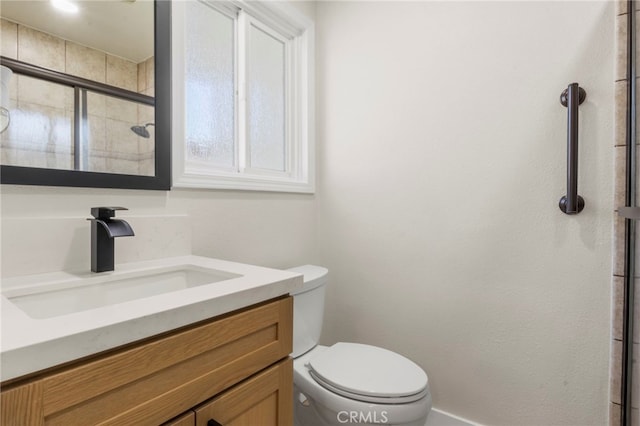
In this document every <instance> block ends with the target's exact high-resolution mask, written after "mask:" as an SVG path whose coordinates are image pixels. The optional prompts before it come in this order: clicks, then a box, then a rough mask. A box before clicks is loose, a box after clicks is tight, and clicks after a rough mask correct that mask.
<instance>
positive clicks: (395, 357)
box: [308, 343, 428, 403]
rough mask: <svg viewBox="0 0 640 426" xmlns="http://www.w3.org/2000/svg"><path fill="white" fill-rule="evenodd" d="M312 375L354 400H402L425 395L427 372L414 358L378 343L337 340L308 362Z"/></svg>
mask: <svg viewBox="0 0 640 426" xmlns="http://www.w3.org/2000/svg"><path fill="white" fill-rule="evenodd" d="M308 366H309V370H310V373H311V376H312V377H313V378H314V379H316V381H317V382H318V383H319V384H320V385H322V386H324V387H326V388H328V389H329V390H331V391H334V392H337V393H340V394H342V395H344V396H348V397H353V398H354V399H360V400H367V401H368V400H370V399H372V398H373V399H375V400H376V401H377V402H389V403H400V402H403V401H404V402H408V401H415V400H417V399H420V398H422V397H424V396H425V395H426V394H427V392H428V390H427V384H428V378H427V374H426V373H425V372H424V371H423V370H422V368H420V367H419V366H418V365H417V364H415V363H414V362H413V361H411V360H409V359H407V358H405V357H403V356H402V355H399V354H397V353H395V352H391V351H389V350H386V349H382V348H378V347H376V346H370V345H363V344H359V343H336V344H335V345H333V346H331V347H330V348H328V349H327V350H325V351H323V352H322V353H319V354H318V355H317V356H314V357H313V358H311V360H310V361H309V365H308Z"/></svg>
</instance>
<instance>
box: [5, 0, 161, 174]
mask: <svg viewBox="0 0 640 426" xmlns="http://www.w3.org/2000/svg"><path fill="white" fill-rule="evenodd" d="M66 3H67V5H68V4H69V2H66ZM71 4H72V5H74V4H75V5H76V6H77V10H76V11H75V12H74V11H72V10H71V11H70V12H69V11H64V10H58V9H56V8H55V5H54V2H50V1H25V0H20V1H6V0H3V1H2V9H1V10H0V15H1V20H0V25H1V31H2V33H1V37H2V45H1V51H0V53H1V55H2V57H3V58H2V63H3V68H2V75H1V76H2V105H0V130H2V126H1V125H3V124H5V123H6V122H8V123H9V124H8V126H7V127H6V129H4V131H2V133H1V135H0V141H1V161H0V163H1V164H2V165H9V166H21V167H34V168H46V169H60V170H76V171H86V172H98V173H110V174H111V173H116V174H126V175H139V176H155V174H156V170H155V148H156V147H155V108H154V105H155V93H154V91H155V89H154V87H155V63H154V2H153V1H148V0H138V1H116V0H111V1H76V2H73V3H71ZM4 66H6V67H8V68H9V69H5V67H4ZM3 112H6V114H5V115H3ZM140 128H142V129H144V130H145V131H144V132H142V131H140Z"/></svg>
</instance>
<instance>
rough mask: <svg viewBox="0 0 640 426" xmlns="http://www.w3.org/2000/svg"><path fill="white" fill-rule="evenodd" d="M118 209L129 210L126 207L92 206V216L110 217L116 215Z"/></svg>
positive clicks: (97, 217)
mask: <svg viewBox="0 0 640 426" xmlns="http://www.w3.org/2000/svg"><path fill="white" fill-rule="evenodd" d="M116 210H129V209H128V208H126V207H91V216H93V217H95V218H96V219H102V220H104V219H110V218H112V217H114V216H115V215H116Z"/></svg>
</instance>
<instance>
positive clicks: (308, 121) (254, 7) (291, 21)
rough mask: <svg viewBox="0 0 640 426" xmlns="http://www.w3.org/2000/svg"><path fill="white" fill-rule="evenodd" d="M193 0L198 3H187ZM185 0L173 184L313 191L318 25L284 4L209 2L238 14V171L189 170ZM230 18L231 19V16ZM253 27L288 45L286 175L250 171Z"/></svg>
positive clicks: (177, 50)
mask: <svg viewBox="0 0 640 426" xmlns="http://www.w3.org/2000/svg"><path fill="white" fill-rule="evenodd" d="M187 1H195V0H187ZM184 3H185V1H173V3H172V57H173V64H172V72H173V81H174V83H173V85H172V86H173V87H172V96H173V101H172V103H173V112H172V119H173V123H172V124H173V126H172V127H173V134H172V139H173V150H172V159H173V164H172V170H173V186H174V187H178V188H212V189H241V190H254V191H256V190H257V191H276V192H299V193H313V192H314V191H315V140H314V133H315V127H314V116H315V111H314V84H315V82H314V61H313V58H314V25H313V21H311V20H310V19H308V18H307V17H306V16H304V15H303V14H302V13H301V12H300V11H298V10H296V9H295V8H294V7H293V6H291V5H289V4H287V3H284V2H269V1H267V2H254V1H252V2H246V1H243V0H226V1H206V3H207V4H208V5H210V6H212V7H214V8H215V9H216V10H219V11H220V12H222V13H224V14H227V15H230V14H231V15H233V14H237V16H238V21H237V23H236V27H237V30H236V34H237V37H238V40H237V43H236V44H237V51H236V58H235V63H236V66H237V69H238V71H237V72H235V73H234V74H235V78H236V82H235V84H236V88H237V91H238V93H237V96H236V107H235V111H236V116H235V122H236V132H235V138H236V143H235V146H236V149H235V161H236V165H237V167H236V168H235V169H228V168H227V169H224V168H221V167H213V166H212V167H211V168H207V169H205V168H202V167H191V168H190V167H189V165H188V164H187V162H186V156H185V152H186V151H185V150H186V133H185V131H186V129H185V111H186V108H185V95H186V94H185V89H184V81H185V67H186V62H185V49H186V46H185V39H186V37H185V31H187V30H188V28H185V27H186V26H185V6H184ZM231 15H230V16H231ZM251 25H254V26H256V27H257V28H259V29H261V30H263V31H265V32H267V33H268V34H270V35H272V36H274V37H276V38H277V39H278V40H281V41H285V40H286V44H285V96H286V98H285V169H286V170H285V172H281V171H270V170H264V169H256V168H252V167H251V166H250V164H249V161H250V158H251V157H250V152H249V151H248V149H247V146H246V128H245V127H244V126H246V121H247V120H246V88H245V86H244V85H245V80H246V79H245V77H246V58H247V55H248V51H247V49H246V40H247V37H248V36H249V31H250V28H251Z"/></svg>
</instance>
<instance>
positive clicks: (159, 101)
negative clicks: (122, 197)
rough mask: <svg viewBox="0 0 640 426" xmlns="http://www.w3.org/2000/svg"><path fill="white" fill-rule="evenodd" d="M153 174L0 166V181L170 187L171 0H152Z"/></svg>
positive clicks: (159, 188) (60, 184)
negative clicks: (153, 71) (154, 131)
mask: <svg viewBox="0 0 640 426" xmlns="http://www.w3.org/2000/svg"><path fill="white" fill-rule="evenodd" d="M154 15H155V16H154V51H155V52H154V54H155V128H156V138H155V144H156V147H155V171H156V174H155V176H139V175H124V174H115V173H96V172H86V171H78V170H58V169H44V168H36V167H21V166H2V165H0V183H2V184H16V185H47V186H73V187H90V188H123V189H154V190H169V189H171V1H170V0H155V4H154Z"/></svg>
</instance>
